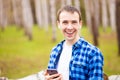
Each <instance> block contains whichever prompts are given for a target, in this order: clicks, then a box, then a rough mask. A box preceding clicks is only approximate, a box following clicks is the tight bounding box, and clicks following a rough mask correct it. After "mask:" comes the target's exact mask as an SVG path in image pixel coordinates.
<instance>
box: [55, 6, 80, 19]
mask: <svg viewBox="0 0 120 80" xmlns="http://www.w3.org/2000/svg"><path fill="white" fill-rule="evenodd" d="M62 11H67V12H71V13H74V12H77V13H78V15H79V21H81V12H80V11H79V10H78V9H77V8H75V7H73V6H70V5H67V6H64V7H63V8H61V9H59V10H58V12H57V21H59V15H60V13H61V12H62Z"/></svg>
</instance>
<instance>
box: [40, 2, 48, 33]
mask: <svg viewBox="0 0 120 80" xmlns="http://www.w3.org/2000/svg"><path fill="white" fill-rule="evenodd" d="M41 1H42V12H43V17H42V18H43V26H44V28H45V30H46V32H48V6H47V1H48V0H41Z"/></svg>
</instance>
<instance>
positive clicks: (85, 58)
mask: <svg viewBox="0 0 120 80" xmlns="http://www.w3.org/2000/svg"><path fill="white" fill-rule="evenodd" d="M57 23H58V27H59V28H60V30H61V31H62V34H63V35H64V38H65V40H63V41H61V42H60V43H59V44H58V45H57V46H55V47H54V48H53V50H52V52H51V54H50V61H49V64H48V69H57V71H58V73H57V74H53V75H49V74H48V72H47V71H46V72H45V79H46V80H103V56H102V54H101V52H100V51H99V49H98V48H96V47H95V46H93V45H92V44H90V43H89V42H87V41H86V40H85V39H83V38H81V37H80V35H79V31H80V29H81V26H82V21H81V13H80V12H79V11H78V10H77V9H76V8H75V7H72V6H65V7H63V8H62V9H60V10H59V11H58V14H57Z"/></svg>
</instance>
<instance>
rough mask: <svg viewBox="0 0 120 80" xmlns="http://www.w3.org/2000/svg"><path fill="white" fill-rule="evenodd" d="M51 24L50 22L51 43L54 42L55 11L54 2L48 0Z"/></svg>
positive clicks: (53, 0)
mask: <svg viewBox="0 0 120 80" xmlns="http://www.w3.org/2000/svg"><path fill="white" fill-rule="evenodd" d="M50 10H51V22H52V41H53V42H54V41H56V9H55V0H50Z"/></svg>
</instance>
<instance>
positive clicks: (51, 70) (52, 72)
mask: <svg viewBox="0 0 120 80" xmlns="http://www.w3.org/2000/svg"><path fill="white" fill-rule="evenodd" d="M47 72H48V74H49V75H52V74H57V73H58V72H57V70H56V69H47Z"/></svg>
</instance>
